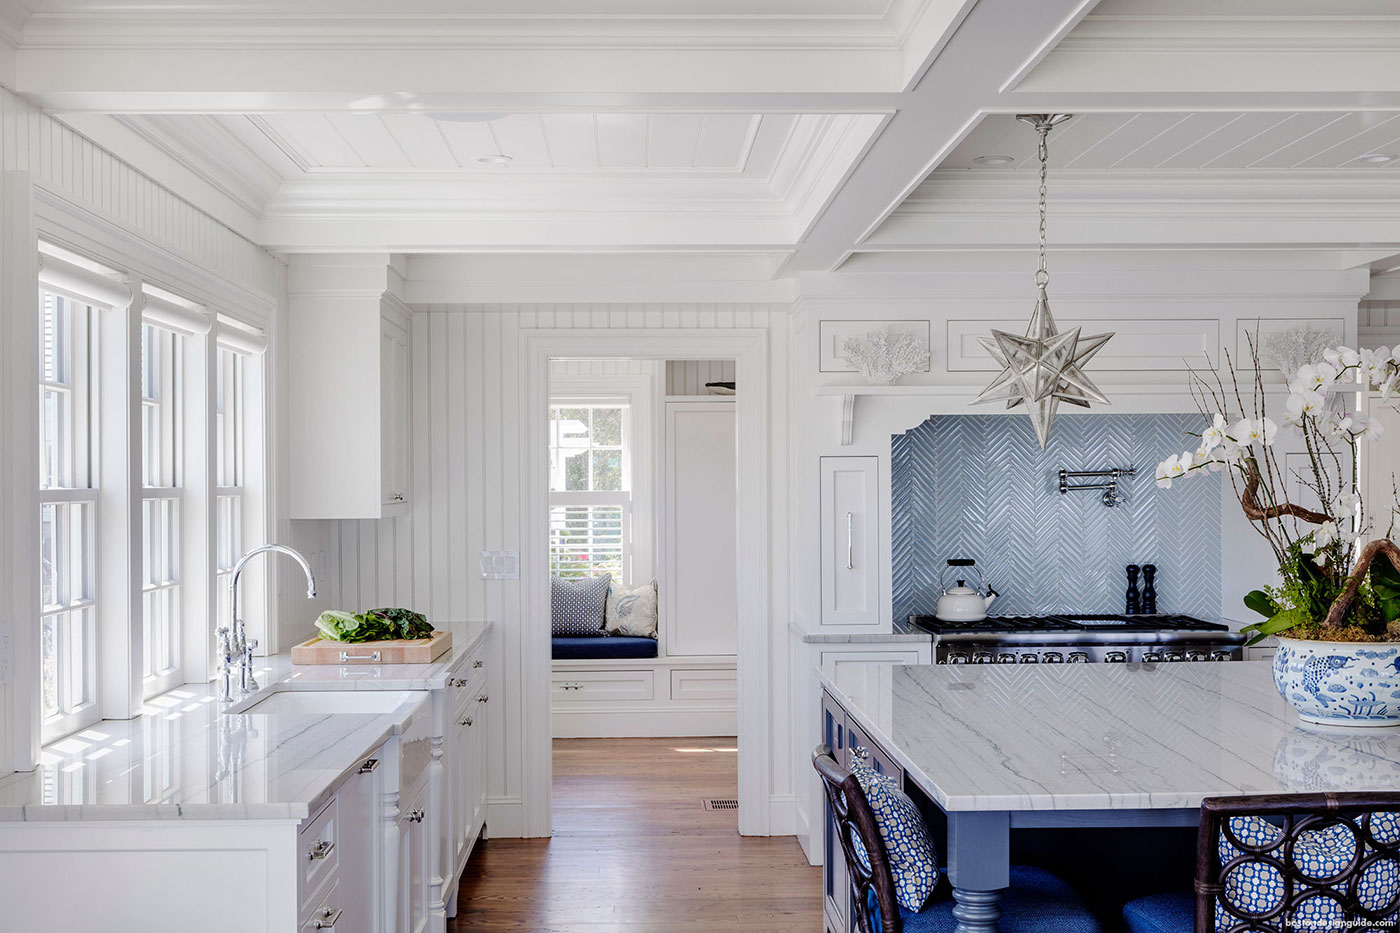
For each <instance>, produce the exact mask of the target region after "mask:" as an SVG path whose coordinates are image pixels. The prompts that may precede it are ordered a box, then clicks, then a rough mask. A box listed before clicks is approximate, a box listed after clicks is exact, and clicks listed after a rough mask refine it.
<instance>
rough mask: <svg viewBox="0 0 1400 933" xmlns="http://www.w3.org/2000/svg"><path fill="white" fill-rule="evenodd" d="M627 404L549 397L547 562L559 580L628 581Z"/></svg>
mask: <svg viewBox="0 0 1400 933" xmlns="http://www.w3.org/2000/svg"><path fill="white" fill-rule="evenodd" d="M630 421H631V419H630V406H629V405H628V404H627V403H626V402H623V401H619V400H616V399H602V400H585V399H578V400H575V399H570V400H557V401H556V402H555V403H554V404H552V405H551V406H550V411H549V431H550V438H549V563H550V572H551V573H553V574H554V575H556V576H559V577H564V578H578V577H589V576H595V575H598V574H603V573H610V574H612V577H613V579H614V580H617V581H619V582H621V581H624V580H627V579H629V578H630V571H631V566H630V562H631V556H632V555H631V553H630V551H631V547H630V542H631V537H632V535H631V525H632V493H631V488H632V484H631V462H630V458H629V457H628V448H629V446H630V442H629V437H630V434H631V424H630Z"/></svg>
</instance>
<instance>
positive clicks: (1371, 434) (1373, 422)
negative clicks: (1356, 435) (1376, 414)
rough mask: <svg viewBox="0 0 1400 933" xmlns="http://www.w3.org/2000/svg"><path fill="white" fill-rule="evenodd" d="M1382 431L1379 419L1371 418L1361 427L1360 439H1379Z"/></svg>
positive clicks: (1383, 431) (1383, 429) (1383, 430)
mask: <svg viewBox="0 0 1400 933" xmlns="http://www.w3.org/2000/svg"><path fill="white" fill-rule="evenodd" d="M1384 433H1385V428H1384V426H1383V425H1382V424H1381V423H1380V421H1378V420H1377V419H1375V418H1371V419H1368V420H1367V422H1366V426H1365V427H1363V428H1362V429H1361V434H1360V437H1361V439H1362V440H1367V441H1377V440H1380V437H1381V435H1382V434H1384Z"/></svg>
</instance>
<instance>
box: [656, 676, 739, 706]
mask: <svg viewBox="0 0 1400 933" xmlns="http://www.w3.org/2000/svg"><path fill="white" fill-rule="evenodd" d="M671 699H672V700H674V701H676V702H678V703H694V704H696V705H700V706H709V705H713V706H726V707H732V706H733V705H734V703H735V701H736V700H738V699H739V685H738V681H737V679H736V678H735V672H734V669H733V668H732V667H731V668H728V669H722V670H695V671H692V670H673V671H671Z"/></svg>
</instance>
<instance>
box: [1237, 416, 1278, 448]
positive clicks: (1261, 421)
mask: <svg viewBox="0 0 1400 933" xmlns="http://www.w3.org/2000/svg"><path fill="white" fill-rule="evenodd" d="M1226 433H1227V434H1228V435H1229V437H1230V440H1232V441H1234V442H1235V443H1236V444H1239V445H1241V446H1243V447H1248V446H1249V445H1250V444H1263V445H1264V446H1265V447H1268V446H1269V445H1270V444H1272V443H1273V442H1274V437H1275V436H1276V435H1277V434H1278V425H1277V424H1275V423H1274V420H1273V419H1272V418H1244V419H1241V420H1240V421H1238V422H1236V423H1235V424H1232V425H1231V426H1230V429H1229V431H1228V432H1226Z"/></svg>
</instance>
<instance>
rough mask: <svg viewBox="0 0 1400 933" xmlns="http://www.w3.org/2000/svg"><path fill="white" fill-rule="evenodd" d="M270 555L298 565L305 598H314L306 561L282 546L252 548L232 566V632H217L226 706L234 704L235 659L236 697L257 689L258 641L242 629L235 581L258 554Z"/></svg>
mask: <svg viewBox="0 0 1400 933" xmlns="http://www.w3.org/2000/svg"><path fill="white" fill-rule="evenodd" d="M270 551H275V552H277V553H280V554H286V555H287V556H288V557H290V558H291V559H292V560H294V561H296V562H297V563H298V564H300V565H301V572H302V573H304V574H306V598H307V599H315V598H316V578H315V577H314V576H312V574H311V565H310V564H308V563H307V562H306V558H305V557H302V556H301V553H300V552H298V551H295V550H293V549H292V548H289V547H287V546H286V545H285V544H264V545H263V546H262V547H255V548H253V549H252V550H251V551H249V552H248V553H247V554H244V555H243V556H242V557H240V558H239V559H238V563H236V564H234V565H233V582H232V584H230V589H231V590H232V597H231V604H232V605H231V609H232V611H231V612H230V613H229V615H231V616H232V617H233V631H232V632H230V631H229V630H228V627H227V626H224V627H221V628H220V629H219V674H220V676H222V677H223V681H224V692H223V695H222V696H221V697H219V699H220V700H222V701H223V702H225V703H232V702H233V659H234V658H235V657H236V658H238V695H239V696H246V695H248V694H250V693H252V692H253V691H254V690H256V689H258V682H257V680H255V679H254V678H253V649H254V648H256V647H257V646H258V640H257V639H256V638H249V637H248V632H247V630H246V629H245V628H244V627H243V619H242V617H240V616H239V614H238V578H239V577H241V576H242V575H243V568H244V567H245V566H246V565H247V563H248V561H250V560H252V559H253V558H254V557H257V556H258V555H259V554H264V553H267V552H270Z"/></svg>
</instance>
